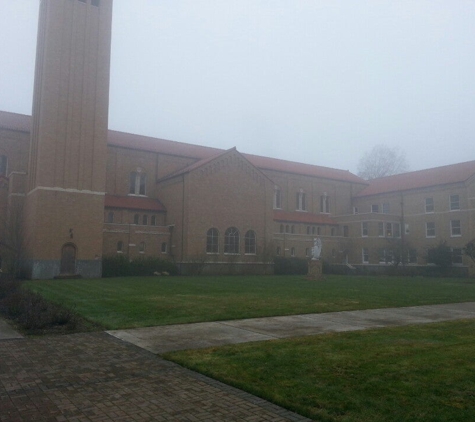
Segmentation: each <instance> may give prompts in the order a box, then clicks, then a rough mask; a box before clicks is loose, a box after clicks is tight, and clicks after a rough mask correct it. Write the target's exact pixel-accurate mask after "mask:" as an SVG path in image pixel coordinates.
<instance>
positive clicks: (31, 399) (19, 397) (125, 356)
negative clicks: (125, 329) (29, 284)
mask: <svg viewBox="0 0 475 422" xmlns="http://www.w3.org/2000/svg"><path fill="white" fill-rule="evenodd" d="M0 421H1V422H13V421H15V422H16V421H28V422H30V421H55V422H58V421H114V422H118V421H253V422H257V421H276V422H277V421H308V419H305V418H303V417H301V416H299V415H296V414H294V413H291V412H288V411H286V410H284V409H282V408H280V407H278V406H275V405H272V404H270V403H268V402H266V401H264V400H261V399H259V398H256V397H254V396H252V395H250V394H247V393H244V392H242V391H240V390H237V389H235V388H232V387H229V386H227V385H224V384H222V383H219V382H217V381H214V380H211V379H209V378H207V377H205V376H202V375H199V374H197V373H194V372H192V371H189V370H186V369H184V368H181V367H180V366H178V365H175V364H173V363H171V362H167V361H165V360H163V359H161V358H159V357H157V356H154V355H153V354H151V353H149V352H147V351H145V350H142V349H139V348H138V347H136V346H133V345H130V344H127V343H124V342H121V341H120V340H117V339H115V338H113V337H111V336H109V335H108V334H106V333H87V334H75V335H68V336H55V337H42V338H36V339H23V340H3V341H0Z"/></svg>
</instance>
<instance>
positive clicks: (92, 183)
mask: <svg viewBox="0 0 475 422" xmlns="http://www.w3.org/2000/svg"><path fill="white" fill-rule="evenodd" d="M40 1H41V5H40V16H39V27H38V41H37V53H36V54H37V56H36V70H35V87H34V97H33V125H32V128H31V145H30V159H29V169H28V188H27V196H26V201H25V232H26V236H25V238H26V242H25V243H26V249H27V255H28V270H29V272H30V276H31V278H34V279H38V278H52V277H55V276H58V275H60V274H61V275H70V276H73V275H81V276H84V277H98V276H100V275H101V271H102V268H101V267H102V266H101V259H102V231H103V213H104V195H105V193H104V192H105V172H106V160H107V131H108V109H109V70H110V44H111V22H112V0H40Z"/></svg>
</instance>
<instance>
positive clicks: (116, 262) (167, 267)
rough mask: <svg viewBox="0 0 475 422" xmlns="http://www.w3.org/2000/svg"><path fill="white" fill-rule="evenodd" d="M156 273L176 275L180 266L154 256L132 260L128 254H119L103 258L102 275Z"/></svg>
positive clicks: (117, 275)
mask: <svg viewBox="0 0 475 422" xmlns="http://www.w3.org/2000/svg"><path fill="white" fill-rule="evenodd" d="M155 273H160V274H163V273H168V274H169V275H176V274H178V268H177V266H176V265H175V264H174V263H173V262H170V261H166V260H163V259H159V258H154V257H144V258H139V259H135V260H133V261H130V260H129V259H128V258H127V257H126V256H123V255H117V256H112V257H104V258H103V259H102V277H130V276H149V275H150V276H151V275H154V274H155Z"/></svg>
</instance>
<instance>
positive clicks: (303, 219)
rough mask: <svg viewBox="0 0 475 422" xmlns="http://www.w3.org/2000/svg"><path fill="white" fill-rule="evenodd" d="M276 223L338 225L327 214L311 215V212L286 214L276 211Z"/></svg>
mask: <svg viewBox="0 0 475 422" xmlns="http://www.w3.org/2000/svg"><path fill="white" fill-rule="evenodd" d="M274 221H282V222H285V223H304V224H334V225H336V224H338V223H337V222H336V221H335V220H333V219H332V218H330V217H329V216H328V215H326V214H311V213H309V212H286V211H279V210H274Z"/></svg>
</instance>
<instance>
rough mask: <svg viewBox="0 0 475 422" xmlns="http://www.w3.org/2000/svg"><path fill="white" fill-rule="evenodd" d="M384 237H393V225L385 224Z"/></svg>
mask: <svg viewBox="0 0 475 422" xmlns="http://www.w3.org/2000/svg"><path fill="white" fill-rule="evenodd" d="M386 237H393V225H392V224H391V223H386Z"/></svg>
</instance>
